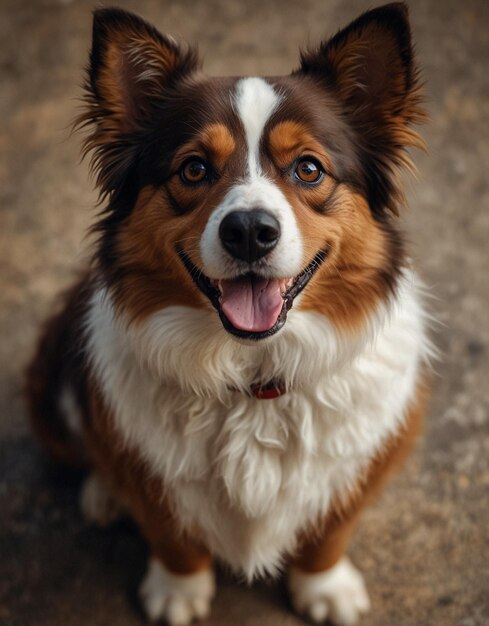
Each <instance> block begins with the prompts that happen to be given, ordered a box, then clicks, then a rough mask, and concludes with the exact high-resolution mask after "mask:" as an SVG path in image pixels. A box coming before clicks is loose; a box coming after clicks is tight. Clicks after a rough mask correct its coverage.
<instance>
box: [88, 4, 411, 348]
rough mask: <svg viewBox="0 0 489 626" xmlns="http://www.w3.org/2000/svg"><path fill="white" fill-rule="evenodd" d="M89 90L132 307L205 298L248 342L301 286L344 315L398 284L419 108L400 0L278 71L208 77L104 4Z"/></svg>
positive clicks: (124, 300)
mask: <svg viewBox="0 0 489 626" xmlns="http://www.w3.org/2000/svg"><path fill="white" fill-rule="evenodd" d="M86 89H87V94H86V101H87V107H86V111H85V113H84V114H83V116H82V118H81V120H80V123H81V124H82V125H84V124H86V125H90V127H91V129H92V131H91V134H90V135H89V137H88V139H87V143H86V149H87V151H90V150H93V154H94V159H93V165H94V168H95V169H96V172H97V175H98V184H99V187H100V189H101V191H102V194H103V195H104V196H106V197H107V199H108V203H107V207H106V209H105V210H104V213H103V215H102V217H101V220H100V222H99V224H98V226H97V228H98V230H99V232H100V240H99V248H98V260H99V264H100V267H101V268H102V270H103V274H104V276H105V278H106V280H107V283H108V285H109V287H110V288H111V290H112V292H113V295H114V298H115V300H116V302H117V304H118V305H120V306H123V307H124V308H125V310H126V311H127V312H129V314H130V315H131V316H132V317H135V318H141V317H145V316H147V315H149V314H151V313H154V312H155V311H157V310H159V309H161V308H163V307H167V306H171V305H187V306H191V307H201V308H209V307H214V308H215V309H216V310H217V313H218V314H219V316H220V319H221V321H222V324H223V327H224V328H225V329H226V331H228V332H229V333H232V334H233V335H235V336H237V337H240V338H244V339H252V340H259V339H262V338H265V337H269V336H271V335H274V334H275V333H276V332H277V331H278V330H280V328H282V327H283V325H284V324H285V323H286V317H287V312H288V310H289V309H290V308H291V307H292V305H293V304H294V300H295V299H296V298H297V297H298V296H299V294H301V297H300V299H299V300H300V301H298V302H296V306H299V307H300V308H303V309H313V310H316V311H318V312H320V313H322V314H324V315H326V316H327V317H328V318H329V319H330V321H331V322H332V323H333V324H334V325H336V326H338V327H341V328H343V329H344V328H348V327H355V326H357V325H358V324H359V323H360V322H361V321H362V320H364V319H365V316H366V315H368V313H370V312H371V311H372V310H373V309H374V308H375V306H377V304H378V303H379V301H380V300H382V299H387V298H388V297H389V295H390V294H391V293H392V291H393V289H394V288H395V285H396V280H397V276H398V273H399V271H400V267H401V265H402V261H403V259H402V257H403V252H402V245H401V241H400V237H399V236H398V234H397V231H396V229H395V227H394V225H393V215H394V214H397V210H398V205H399V203H400V201H401V200H402V194H401V192H400V189H399V186H398V181H397V173H398V169H399V167H400V166H402V165H406V164H407V165H409V160H408V159H407V156H406V153H405V148H406V147H409V146H412V145H419V143H420V140H419V138H418V136H417V135H416V133H415V132H414V131H413V130H412V129H411V125H412V124H413V123H416V122H419V121H420V120H421V118H422V111H421V110H420V108H419V96H418V83H417V73H416V69H415V67H414V64H413V53H412V47H411V40H410V31H409V25H408V21H407V10H406V7H405V6H404V5H403V4H391V5H387V6H384V7H381V8H378V9H375V10H372V11H369V12H368V13H365V14H364V15H362V16H361V17H360V18H359V19H357V20H356V21H354V22H353V23H352V24H350V25H349V26H348V27H347V28H346V29H345V30H343V31H341V32H339V33H338V34H337V35H336V36H334V37H333V38H332V39H331V40H329V41H327V42H325V43H322V44H321V45H320V46H319V48H318V49H316V50H314V51H311V52H307V53H303V54H302V57H301V62H300V66H299V68H298V69H297V70H295V71H294V72H292V74H290V75H289V76H284V77H271V78H209V77H207V76H205V75H204V74H203V73H202V72H201V70H200V67H199V61H198V57H197V55H196V53H195V51H193V50H192V49H191V48H188V47H184V46H182V45H179V44H177V43H176V42H175V41H174V40H173V39H171V38H168V37H165V36H163V35H161V34H160V33H159V32H158V31H157V30H155V29H154V28H153V27H152V26H150V25H149V24H147V23H146V22H144V21H142V20H141V19H140V18H138V17H136V16H134V15H132V14H129V13H126V12H124V11H121V10H117V9H102V10H99V11H96V12H95V19H94V30H93V48H92V52H91V56H90V64H89V68H88V80H87V86H86Z"/></svg>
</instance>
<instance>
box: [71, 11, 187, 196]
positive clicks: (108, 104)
mask: <svg viewBox="0 0 489 626" xmlns="http://www.w3.org/2000/svg"><path fill="white" fill-rule="evenodd" d="M198 67H199V62H198V57H197V54H196V52H195V51H194V50H193V49H192V48H189V47H186V46H182V45H179V44H177V43H176V42H175V41H174V40H173V39H171V38H170V37H166V36H165V35H162V34H161V33H160V32H159V31H158V30H157V29H156V28H154V27H153V26H152V25H151V24H149V23H148V22H146V21H144V20H143V19H141V18H140V17H138V16H137V15H135V14H133V13H129V12H127V11H124V10H122V9H117V8H108V9H98V10H96V11H95V12H94V15H93V38H92V50H91V52H90V59H89V64H88V68H87V80H86V83H85V104H86V107H85V110H84V112H83V113H82V115H81V116H80V117H79V119H78V120H77V121H76V122H75V126H77V127H85V126H88V127H90V128H91V131H92V132H91V134H90V135H89V136H88V138H87V140H86V142H85V153H86V152H90V151H93V160H92V166H93V168H94V169H95V170H96V171H97V172H98V177H97V184H98V186H99V187H100V189H101V192H102V194H106V193H110V192H111V191H113V190H114V189H120V186H121V183H122V182H123V180H124V177H125V175H126V174H127V171H128V166H129V164H130V163H131V161H132V160H134V159H135V158H136V157H135V151H136V149H137V141H138V134H140V133H141V131H142V130H143V129H144V128H145V126H146V125H147V124H148V123H150V122H151V120H152V118H153V117H154V115H155V113H157V111H158V109H159V107H161V102H162V101H164V98H165V94H166V93H167V92H168V89H170V88H171V87H172V85H174V84H176V83H177V82H178V81H179V80H181V79H183V78H185V77H186V76H189V75H190V74H192V73H193V72H195V71H196V70H197V69H198Z"/></svg>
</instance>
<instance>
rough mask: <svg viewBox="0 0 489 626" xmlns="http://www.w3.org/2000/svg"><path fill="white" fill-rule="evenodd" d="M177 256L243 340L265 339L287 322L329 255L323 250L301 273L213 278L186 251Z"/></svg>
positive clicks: (224, 319) (233, 331) (229, 328)
mask: <svg viewBox="0 0 489 626" xmlns="http://www.w3.org/2000/svg"><path fill="white" fill-rule="evenodd" d="M177 252H178V255H179V256H180V258H181V259H182V262H183V264H184V266H185V268H186V269H187V271H188V273H189V274H190V277H191V278H192V280H193V281H194V283H195V284H196V285H197V287H198V288H199V289H200V291H201V292H202V293H203V294H204V295H205V296H206V297H207V298H208V299H209V300H210V302H211V304H212V306H213V307H214V308H215V309H216V311H217V312H218V313H219V317H220V318H221V322H222V325H223V326H224V328H225V329H226V330H227V331H228V332H230V333H232V334H233V335H235V336H236V337H240V338H241V339H255V340H257V339H265V338H266V337H271V336H272V335H274V334H275V333H276V332H277V331H279V330H280V329H281V328H282V326H283V325H284V324H285V321H286V319H287V313H288V312H289V311H290V309H291V308H292V305H293V303H294V299H295V298H296V297H297V296H298V295H299V293H300V292H301V291H302V290H303V289H304V287H305V286H306V285H307V283H308V282H309V281H310V280H311V278H312V277H313V276H314V274H315V273H316V272H317V270H318V269H319V267H320V266H321V264H322V263H323V261H324V260H325V259H326V257H327V256H328V252H327V250H320V251H319V252H318V253H317V254H316V256H315V257H314V258H313V259H312V261H311V262H310V263H309V264H308V265H307V267H305V268H304V269H303V270H302V272H300V274H298V275H297V276H295V277H290V278H283V279H279V278H264V277H262V276H259V275H258V274H255V273H253V272H250V273H248V274H244V275H242V276H238V277H236V278H233V279H223V280H214V279H211V278H208V277H207V276H206V275H205V274H203V273H202V271H201V270H199V268H198V267H196V266H195V265H194V264H193V263H192V261H191V260H190V258H189V256H188V255H187V254H186V252H184V251H183V250H178V251H177Z"/></svg>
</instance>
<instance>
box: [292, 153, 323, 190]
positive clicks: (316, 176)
mask: <svg viewBox="0 0 489 626" xmlns="http://www.w3.org/2000/svg"><path fill="white" fill-rule="evenodd" d="M323 174H324V172H323V169H322V168H321V166H320V165H319V163H318V162H317V161H313V160H312V159H303V160H302V161H299V163H298V164H297V167H296V168H295V172H294V175H295V177H296V178H298V179H299V180H300V181H302V182H303V183H312V184H314V183H319V182H320V181H321V180H322V178H323Z"/></svg>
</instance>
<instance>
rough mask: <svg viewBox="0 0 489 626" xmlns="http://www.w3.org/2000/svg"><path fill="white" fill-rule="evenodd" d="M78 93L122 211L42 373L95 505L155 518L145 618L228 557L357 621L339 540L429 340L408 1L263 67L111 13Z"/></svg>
mask: <svg viewBox="0 0 489 626" xmlns="http://www.w3.org/2000/svg"><path fill="white" fill-rule="evenodd" d="M85 104H86V106H85V112H84V114H83V116H82V119H81V120H80V121H79V123H80V124H81V125H82V126H87V127H88V128H89V129H90V134H89V136H88V139H87V143H86V150H87V152H88V151H93V166H94V169H95V170H96V173H97V175H98V178H97V182H98V186H99V188H100V190H101V193H102V196H103V197H104V198H105V200H106V207H105V209H104V210H103V213H102V215H101V217H100V220H99V222H98V223H97V225H96V227H95V228H96V230H97V231H98V233H99V238H98V244H97V247H96V251H95V254H94V263H93V266H92V267H91V269H90V270H88V271H87V272H86V274H85V276H84V277H83V279H82V280H80V281H79V282H78V284H76V285H75V286H74V287H73V289H72V290H71V291H70V293H69V294H68V297H67V299H66V302H65V305H64V308H63V310H62V311H61V313H59V314H58V315H57V316H56V317H54V318H53V319H52V320H51V321H50V323H49V324H48V326H47V330H46V331H45V333H44V335H43V338H42V340H41V343H40V347H39V349H38V352H37V356H36V358H35V359H34V362H33V364H32V366H31V368H30V370H29V398H30V405H31V413H32V421H33V424H34V427H35V429H36V431H37V433H38V434H39V435H40V437H41V438H42V440H43V441H44V442H45V444H46V445H47V446H48V448H49V450H50V451H51V452H52V453H53V454H54V455H55V456H56V457H57V458H58V459H61V460H64V461H66V462H68V463H71V464H74V463H75V464H76V463H78V464H83V465H85V466H86V467H88V468H89V469H90V474H89V476H88V478H87V481H86V483H85V485H84V488H83V490H82V497H81V502H82V508H83V510H84V512H85V513H86V515H87V516H88V517H89V518H90V519H92V520H94V521H99V522H101V523H103V522H107V521H109V520H110V519H111V518H112V517H113V516H114V515H115V514H116V513H117V512H118V511H119V509H121V510H124V511H125V512H127V513H129V514H130V515H131V516H132V517H133V518H134V520H135V521H136V522H137V524H138V525H139V527H140V529H141V532H142V534H143V535H144V536H145V538H146V539H147V541H148V543H149V546H150V551H151V558H150V561H149V566H148V570H147V574H146V576H145V578H144V581H143V583H142V586H141V590H140V593H141V598H142V602H143V605H144V607H145V609H146V612H147V614H148V616H149V617H150V618H151V619H160V618H163V619H166V620H167V621H168V622H169V623H170V624H171V625H172V626H176V625H183V624H188V623H189V622H190V621H191V620H192V619H193V618H196V617H202V616H204V615H206V614H207V612H208V610H209V605H210V601H211V599H212V596H213V595H214V575H213V569H212V559H213V557H216V558H217V559H220V560H222V561H223V562H224V563H226V564H228V565H229V566H231V568H232V569H233V570H235V571H236V572H240V573H242V574H244V575H245V576H246V577H247V578H248V579H252V578H253V577H254V576H256V575H262V574H265V573H271V574H275V573H277V572H278V571H279V570H280V569H281V568H287V570H288V581H289V588H290V592H291V597H292V602H293V604H294V606H295V607H296V608H297V610H298V611H300V612H302V613H304V614H306V615H307V616H309V617H310V618H312V619H313V620H315V621H317V622H321V621H323V620H325V619H330V620H331V621H333V622H335V623H336V624H352V623H353V622H355V621H356V619H357V618H358V617H359V615H360V614H361V613H362V612H364V611H366V610H367V609H368V607H369V600H368V595H367V592H366V589H365V586H364V582H363V579H362V576H361V575H360V573H359V572H358V571H357V570H356V569H355V567H354V566H353V565H352V564H351V562H350V561H349V560H348V558H347V557H346V556H345V555H344V551H345V547H346V545H347V542H348V539H349V537H350V533H351V531H352V528H353V526H354V525H355V523H356V521H357V518H358V516H359V513H360V511H361V510H362V508H363V507H364V505H365V503H366V502H367V501H368V500H369V499H370V498H371V496H372V494H373V493H374V491H375V490H376V489H377V488H378V486H379V484H381V483H382V481H383V479H384V478H385V476H386V474H387V473H388V471H389V470H390V468H391V467H392V466H393V465H395V464H396V462H397V461H399V460H400V459H401V458H402V457H403V456H404V455H405V454H406V452H407V451H408V450H409V449H410V447H411V445H412V441H413V439H414V436H415V434H416V432H417V430H418V425H419V421H420V418H421V414H422V410H423V398H424V395H425V394H424V381H423V378H424V375H423V370H424V365H423V364H424V361H425V360H426V356H427V353H428V351H429V343H428V341H427V339H426V332H425V315H424V313H423V307H422V304H421V303H420V297H419V285H418V281H417V279H416V277H415V275H414V274H413V271H412V268H411V267H410V263H409V261H408V260H407V259H406V256H405V252H404V247H403V243H402V238H401V236H400V234H399V232H398V228H397V226H396V223H395V222H396V216H397V213H398V208H399V205H400V203H401V202H402V193H401V190H400V188H399V182H398V170H399V169H401V168H402V166H406V165H407V166H408V167H409V164H410V162H409V159H408V157H407V156H406V152H405V150H406V148H407V147H411V146H419V145H420V144H421V141H420V139H419V137H418V135H417V134H416V133H415V132H414V131H413V130H412V125H413V124H415V123H417V122H420V121H422V118H423V113H422V111H421V109H420V106H419V85H418V79H417V71H416V68H415V65H414V61H413V50H412V46H411V39H410V30H409V25H408V18H407V9H406V7H405V5H404V4H390V5H387V6H383V7H380V8H378V9H374V10H372V11H369V12H367V13H365V14H363V15H362V16H360V17H359V18H358V19H357V20H356V21H354V22H353V23H352V24H350V25H349V26H348V27H347V28H346V29H344V30H342V31H341V32H339V33H338V34H337V35H335V36H334V37H333V38H332V39H330V40H329V41H327V42H325V43H322V44H321V45H320V46H319V47H318V48H317V49H316V50H314V51H310V52H307V53H303V54H302V57H301V61H300V66H299V68H298V69H297V70H295V71H294V72H292V74H291V75H289V76H281V77H271V78H209V77H207V76H206V75H205V74H203V73H202V71H201V70H200V66H199V62H198V58H197V55H196V53H195V51H194V50H192V49H191V48H188V47H185V46H181V45H179V44H177V43H176V42H175V41H174V40H173V39H171V38H169V37H166V36H163V35H161V34H160V33H159V32H158V31H157V30H156V29H155V28H153V27H152V26H150V25H149V24H147V23H146V22H144V21H143V20H141V19H140V18H138V17H136V16H135V15H132V14H129V13H126V12H124V11H121V10H118V9H102V10H98V11H96V12H95V19H94V28H93V47H92V51H91V55H90V63H89V68H88V79H87V83H86V102H85Z"/></svg>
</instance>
